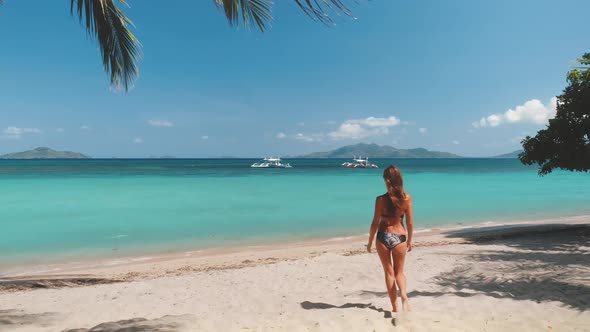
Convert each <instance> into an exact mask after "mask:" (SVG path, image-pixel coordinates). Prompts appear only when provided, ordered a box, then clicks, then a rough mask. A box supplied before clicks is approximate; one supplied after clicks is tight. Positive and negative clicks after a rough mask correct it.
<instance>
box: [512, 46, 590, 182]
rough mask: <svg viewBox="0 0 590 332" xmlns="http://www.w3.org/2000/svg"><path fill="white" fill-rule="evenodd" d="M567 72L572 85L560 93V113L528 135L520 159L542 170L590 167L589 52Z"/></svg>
mask: <svg viewBox="0 0 590 332" xmlns="http://www.w3.org/2000/svg"><path fill="white" fill-rule="evenodd" d="M578 62H579V63H580V66H578V67H576V68H574V69H573V70H571V71H570V72H569V73H568V75H567V81H568V83H569V85H568V86H567V87H566V88H565V90H563V94H562V95H561V96H558V97H557V113H556V115H555V118H554V119H551V120H549V125H547V128H545V129H543V130H540V131H539V132H538V133H537V135H536V136H535V137H529V136H527V137H526V138H525V139H524V140H523V141H522V145H523V148H524V152H523V153H521V154H520V155H519V159H520V161H521V162H522V163H524V164H526V165H532V164H537V165H538V166H539V174H540V175H545V174H548V173H551V171H553V170H554V169H564V170H569V171H579V172H587V171H588V170H589V169H590V53H586V54H584V56H583V57H582V58H581V59H578Z"/></svg>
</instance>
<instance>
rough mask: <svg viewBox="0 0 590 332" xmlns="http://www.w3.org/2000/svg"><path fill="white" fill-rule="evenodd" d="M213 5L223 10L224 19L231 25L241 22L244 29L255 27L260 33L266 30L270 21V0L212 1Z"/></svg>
mask: <svg viewBox="0 0 590 332" xmlns="http://www.w3.org/2000/svg"><path fill="white" fill-rule="evenodd" d="M214 2H215V5H217V7H220V8H222V9H223V12H224V13H225V17H226V18H227V20H228V22H229V23H230V24H231V25H237V24H238V23H239V22H240V16H241V20H242V22H243V24H244V27H246V28H248V27H249V26H252V25H256V26H258V29H260V31H264V30H265V29H266V25H267V23H269V22H270V21H271V20H272V16H271V5H272V2H271V1H270V0H214Z"/></svg>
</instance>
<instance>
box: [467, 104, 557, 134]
mask: <svg viewBox="0 0 590 332" xmlns="http://www.w3.org/2000/svg"><path fill="white" fill-rule="evenodd" d="M556 109H557V98H556V97H553V98H551V100H550V101H549V104H547V105H544V104H543V103H542V102H541V101H539V100H538V99H532V100H529V101H527V102H526V103H524V104H523V105H519V106H516V107H515V108H514V109H509V110H508V111H506V112H504V113H497V114H492V115H489V116H487V117H483V118H481V119H480V120H479V121H475V122H473V123H472V125H473V127H475V128H483V127H497V126H499V125H502V124H506V123H535V124H545V123H547V121H548V120H549V119H552V118H554V117H555V112H556Z"/></svg>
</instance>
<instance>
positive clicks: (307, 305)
mask: <svg viewBox="0 0 590 332" xmlns="http://www.w3.org/2000/svg"><path fill="white" fill-rule="evenodd" d="M301 308H303V309H305V310H317V309H350V308H358V309H371V310H375V311H377V312H381V313H383V318H392V316H391V311H387V310H384V309H383V308H377V307H376V306H374V305H373V304H372V303H345V304H343V305H339V306H337V305H333V304H329V303H322V302H310V301H303V302H301Z"/></svg>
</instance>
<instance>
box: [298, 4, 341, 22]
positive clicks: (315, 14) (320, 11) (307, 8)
mask: <svg viewBox="0 0 590 332" xmlns="http://www.w3.org/2000/svg"><path fill="white" fill-rule="evenodd" d="M294 1H295V3H296V4H297V5H298V6H299V8H301V10H303V12H304V13H305V14H307V16H309V17H311V18H312V19H314V20H317V21H319V22H322V23H324V24H332V23H333V21H332V18H331V17H330V15H328V11H334V12H340V13H343V14H345V15H347V16H352V12H351V11H350V9H348V7H346V5H345V4H344V1H342V0H294Z"/></svg>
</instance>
